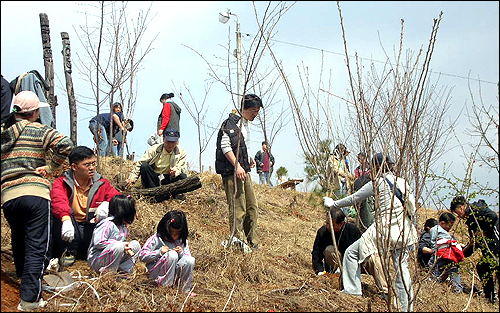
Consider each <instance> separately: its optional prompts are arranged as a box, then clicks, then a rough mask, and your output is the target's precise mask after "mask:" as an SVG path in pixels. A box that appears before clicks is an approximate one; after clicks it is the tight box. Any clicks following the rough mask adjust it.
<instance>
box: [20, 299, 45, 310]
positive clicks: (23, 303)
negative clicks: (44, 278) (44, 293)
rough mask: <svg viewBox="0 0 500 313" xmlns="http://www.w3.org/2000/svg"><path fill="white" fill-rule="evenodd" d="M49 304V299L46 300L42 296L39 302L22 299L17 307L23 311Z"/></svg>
mask: <svg viewBox="0 0 500 313" xmlns="http://www.w3.org/2000/svg"><path fill="white" fill-rule="evenodd" d="M46 305H47V301H44V300H43V299H42V298H40V300H39V301H38V302H28V301H24V300H22V299H21V302H19V305H18V306H17V309H18V310H19V311H22V312H30V311H33V310H36V309H38V308H43V307H45V306H46Z"/></svg>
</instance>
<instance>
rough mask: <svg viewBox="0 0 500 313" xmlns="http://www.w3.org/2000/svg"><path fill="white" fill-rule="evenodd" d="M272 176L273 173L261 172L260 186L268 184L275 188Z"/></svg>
mask: <svg viewBox="0 0 500 313" xmlns="http://www.w3.org/2000/svg"><path fill="white" fill-rule="evenodd" d="M271 175H272V172H260V173H259V184H261V185H263V184H268V185H269V186H271V187H272V186H273V183H272V182H271Z"/></svg>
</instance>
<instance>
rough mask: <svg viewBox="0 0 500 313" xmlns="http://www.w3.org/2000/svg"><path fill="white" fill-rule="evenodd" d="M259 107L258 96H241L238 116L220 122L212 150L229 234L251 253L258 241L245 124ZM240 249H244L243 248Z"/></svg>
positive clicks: (255, 248)
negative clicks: (227, 212) (225, 207)
mask: <svg viewBox="0 0 500 313" xmlns="http://www.w3.org/2000/svg"><path fill="white" fill-rule="evenodd" d="M260 108H262V100H261V99H260V98H259V97H258V96H256V95H254V94H247V95H245V97H244V98H243V108H242V111H241V115H239V114H235V113H231V114H229V118H228V119H226V120H225V121H224V122H223V123H222V126H221V128H220V129H219V133H218V134H217V147H216V151H215V171H216V172H217V174H220V175H221V176H222V182H223V184H224V190H225V192H226V198H227V203H228V205H229V225H230V228H231V232H233V233H234V237H236V238H237V239H239V240H240V241H241V242H243V243H244V244H245V245H249V246H250V247H251V248H253V249H254V250H257V249H258V242H259V239H258V237H257V232H256V228H257V217H258V215H257V200H256V199H255V194H254V191H253V184H252V179H251V177H250V169H251V168H252V167H255V161H254V160H253V159H252V158H250V157H249V155H248V150H247V147H248V143H247V141H248V138H249V136H248V131H249V127H248V126H249V125H248V122H249V121H253V120H254V119H255V117H256V116H257V114H259V110H260ZM242 118H243V119H242ZM235 193H236V195H235ZM243 248H244V250H245V246H244V247H243Z"/></svg>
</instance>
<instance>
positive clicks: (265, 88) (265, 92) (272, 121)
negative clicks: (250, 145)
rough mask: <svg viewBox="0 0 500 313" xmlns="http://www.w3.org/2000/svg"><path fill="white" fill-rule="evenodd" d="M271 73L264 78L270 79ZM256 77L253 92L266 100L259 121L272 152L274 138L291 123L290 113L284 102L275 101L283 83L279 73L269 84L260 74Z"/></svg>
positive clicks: (258, 117) (263, 135) (271, 78)
mask: <svg viewBox="0 0 500 313" xmlns="http://www.w3.org/2000/svg"><path fill="white" fill-rule="evenodd" d="M271 73H272V71H270V73H269V74H268V75H264V77H266V78H267V77H270V74H271ZM255 77H256V79H254V82H255V83H254V84H253V86H254V87H253V88H252V92H253V93H254V94H257V95H259V96H260V98H261V99H265V102H266V105H265V106H264V107H263V108H262V110H261V111H260V112H259V115H258V116H257V121H258V123H259V126H260V130H261V131H262V137H263V138H264V140H265V141H267V142H268V143H269V145H268V147H269V151H271V150H272V146H273V142H274V138H276V136H277V135H278V134H279V133H280V132H281V131H282V130H283V129H284V128H285V127H286V126H287V125H288V123H290V119H289V117H290V111H289V110H288V105H287V104H285V103H284V101H283V100H278V101H277V100H275V98H276V96H277V95H278V92H279V91H280V87H281V85H282V83H283V82H282V80H281V79H279V78H280V77H279V73H277V74H275V75H274V76H273V77H270V79H269V82H267V81H266V79H265V78H262V77H261V75H260V74H259V73H256V75H255Z"/></svg>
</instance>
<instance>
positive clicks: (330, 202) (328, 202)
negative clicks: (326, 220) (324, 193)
mask: <svg viewBox="0 0 500 313" xmlns="http://www.w3.org/2000/svg"><path fill="white" fill-rule="evenodd" d="M334 203H335V201H334V200H333V199H332V198H330V197H323V204H324V205H325V206H326V207H327V208H331V207H332V206H333V204H334Z"/></svg>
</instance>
